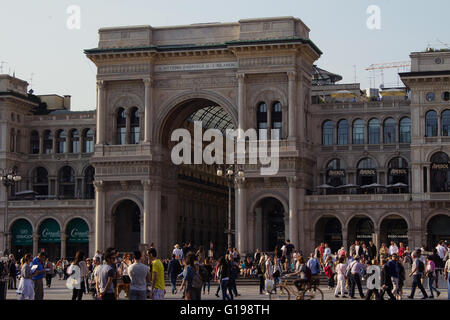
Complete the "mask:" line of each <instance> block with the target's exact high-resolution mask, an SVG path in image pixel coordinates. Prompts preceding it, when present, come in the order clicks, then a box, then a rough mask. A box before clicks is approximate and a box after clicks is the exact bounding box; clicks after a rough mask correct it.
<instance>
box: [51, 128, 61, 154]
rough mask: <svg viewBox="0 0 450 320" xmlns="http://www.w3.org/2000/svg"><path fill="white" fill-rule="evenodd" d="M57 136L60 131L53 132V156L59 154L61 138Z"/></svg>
mask: <svg viewBox="0 0 450 320" xmlns="http://www.w3.org/2000/svg"><path fill="white" fill-rule="evenodd" d="M57 134H58V130H54V131H53V132H52V135H53V141H52V142H53V147H52V148H53V150H52V153H53V154H57V153H58V144H59V141H58V138H59V137H57Z"/></svg>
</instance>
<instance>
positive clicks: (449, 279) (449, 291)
mask: <svg viewBox="0 0 450 320" xmlns="http://www.w3.org/2000/svg"><path fill="white" fill-rule="evenodd" d="M447 288H448V289H447V290H448V291H447V300H450V275H449V276H448V280H447Z"/></svg>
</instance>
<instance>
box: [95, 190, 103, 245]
mask: <svg viewBox="0 0 450 320" xmlns="http://www.w3.org/2000/svg"><path fill="white" fill-rule="evenodd" d="M94 187H95V251H97V250H104V249H105V248H104V245H105V233H104V230H105V190H104V182H103V181H94Z"/></svg>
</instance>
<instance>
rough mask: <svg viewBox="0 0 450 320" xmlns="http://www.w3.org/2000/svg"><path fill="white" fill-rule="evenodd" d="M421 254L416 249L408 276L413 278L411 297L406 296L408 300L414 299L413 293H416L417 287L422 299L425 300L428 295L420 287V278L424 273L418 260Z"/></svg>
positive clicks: (422, 264)
mask: <svg viewBox="0 0 450 320" xmlns="http://www.w3.org/2000/svg"><path fill="white" fill-rule="evenodd" d="M421 254H422V252H421V250H420V249H417V250H416V252H415V255H414V262H413V264H412V270H411V273H410V274H409V276H410V277H411V276H413V283H412V289H411V295H410V296H408V298H409V299H414V293H415V292H416V288H417V287H419V289H420V291H422V294H423V297H422V299H427V298H428V295H427V293H426V291H425V289H424V288H423V285H422V277H423V273H424V272H425V264H424V263H423V262H422V261H421V260H420V256H421Z"/></svg>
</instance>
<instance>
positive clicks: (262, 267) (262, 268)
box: [256, 254, 266, 294]
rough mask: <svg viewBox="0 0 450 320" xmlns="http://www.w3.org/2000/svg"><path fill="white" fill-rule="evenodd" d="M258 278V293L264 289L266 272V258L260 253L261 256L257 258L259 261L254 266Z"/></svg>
mask: <svg viewBox="0 0 450 320" xmlns="http://www.w3.org/2000/svg"><path fill="white" fill-rule="evenodd" d="M256 271H257V275H258V279H259V294H263V293H264V290H265V285H264V274H265V273H266V259H265V257H264V255H263V254H262V255H261V258H260V259H259V263H258V265H257V267H256Z"/></svg>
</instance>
